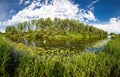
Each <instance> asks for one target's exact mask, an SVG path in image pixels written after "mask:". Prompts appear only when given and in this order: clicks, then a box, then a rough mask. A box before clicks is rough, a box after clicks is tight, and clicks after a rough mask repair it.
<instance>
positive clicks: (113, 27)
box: [93, 17, 120, 33]
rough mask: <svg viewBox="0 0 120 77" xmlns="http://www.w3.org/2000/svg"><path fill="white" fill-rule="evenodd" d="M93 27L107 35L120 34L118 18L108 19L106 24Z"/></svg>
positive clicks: (119, 19) (119, 20)
mask: <svg viewBox="0 0 120 77" xmlns="http://www.w3.org/2000/svg"><path fill="white" fill-rule="evenodd" d="M93 25H94V26H95V27H97V28H100V29H103V30H105V31H107V32H108V33H111V32H114V33H120V18H119V17H118V18H110V20H109V22H108V23H106V24H93Z"/></svg>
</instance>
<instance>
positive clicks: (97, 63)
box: [0, 38, 120, 77]
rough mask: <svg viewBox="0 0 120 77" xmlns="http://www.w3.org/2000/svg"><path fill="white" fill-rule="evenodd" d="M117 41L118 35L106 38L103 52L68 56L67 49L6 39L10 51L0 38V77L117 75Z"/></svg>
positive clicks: (119, 47)
mask: <svg viewBox="0 0 120 77" xmlns="http://www.w3.org/2000/svg"><path fill="white" fill-rule="evenodd" d="M119 41H120V39H119V38H117V39H113V40H111V41H109V42H108V44H107V45H106V47H105V51H101V52H99V53H97V54H96V53H90V52H81V54H72V55H71V54H69V53H70V52H69V50H59V49H52V50H48V51H46V50H44V49H42V48H34V47H27V46H24V45H23V44H21V43H20V44H16V43H12V42H11V43H10V42H9V43H10V44H9V45H11V46H12V47H13V49H14V50H17V53H16V54H13V53H11V51H13V49H11V47H10V46H9V45H8V44H7V43H6V42H4V41H3V39H0V77H9V76H11V77H120V65H119V64H120V42H119ZM58 52H60V53H66V54H68V55H67V56H65V55H61V54H60V53H58ZM56 53H57V54H56ZM40 54H42V55H40ZM11 66H12V67H11ZM11 69H12V71H10V70H11Z"/></svg>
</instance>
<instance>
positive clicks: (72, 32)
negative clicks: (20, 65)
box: [6, 18, 107, 40]
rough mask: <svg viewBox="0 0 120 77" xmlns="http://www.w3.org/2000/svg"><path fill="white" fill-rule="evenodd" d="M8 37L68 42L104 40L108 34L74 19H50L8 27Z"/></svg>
mask: <svg viewBox="0 0 120 77" xmlns="http://www.w3.org/2000/svg"><path fill="white" fill-rule="evenodd" d="M6 34H7V37H11V38H12V37H17V38H18V37H20V38H21V37H22V38H32V39H42V38H48V39H54V40H68V39H75V40H76V39H77V40H80V39H88V38H102V37H105V36H106V35H107V32H105V31H103V30H100V29H98V28H95V27H93V26H89V25H85V24H83V23H81V22H79V21H77V20H73V19H71V20H70V19H59V18H55V19H53V20H51V19H50V18H46V19H43V18H41V19H38V20H31V21H27V22H23V23H18V24H17V25H13V26H7V28H6Z"/></svg>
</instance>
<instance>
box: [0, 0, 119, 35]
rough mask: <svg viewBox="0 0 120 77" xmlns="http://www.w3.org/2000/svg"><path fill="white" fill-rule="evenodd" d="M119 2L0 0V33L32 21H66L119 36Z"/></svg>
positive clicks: (99, 0) (109, 0)
mask: <svg viewBox="0 0 120 77" xmlns="http://www.w3.org/2000/svg"><path fill="white" fill-rule="evenodd" d="M119 8H120V0H0V31H2V32H4V31H5V27H6V26H7V25H15V24H17V23H19V22H23V21H29V20H32V19H39V18H47V17H50V18H51V19H53V18H55V17H57V18H61V19H65V18H70V19H76V20H79V21H81V22H84V23H87V24H90V25H93V26H95V27H97V28H100V29H103V30H105V31H107V32H108V33H111V32H114V33H120V9H119Z"/></svg>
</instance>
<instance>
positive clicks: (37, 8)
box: [3, 0, 96, 25]
mask: <svg viewBox="0 0 120 77" xmlns="http://www.w3.org/2000/svg"><path fill="white" fill-rule="evenodd" d="M22 2H23V0H20V3H22ZM47 17H50V18H52V19H53V18H55V17H57V18H62V19H64V18H70V19H78V20H80V21H85V20H87V21H95V20H96V18H95V16H94V13H93V12H92V11H91V10H85V9H80V8H79V5H77V4H74V3H73V2H71V1H70V0H51V2H48V0H45V2H41V1H38V0H35V1H33V2H32V3H31V4H30V5H29V6H28V7H26V8H24V9H23V10H21V11H19V12H18V13H17V14H16V15H14V16H13V17H12V18H11V19H10V20H8V21H6V22H3V23H4V24H7V25H10V24H15V23H18V22H23V21H29V20H31V19H38V18H47Z"/></svg>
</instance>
